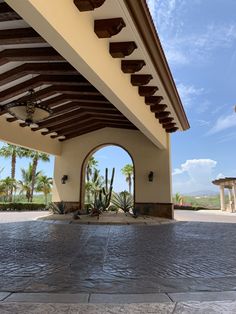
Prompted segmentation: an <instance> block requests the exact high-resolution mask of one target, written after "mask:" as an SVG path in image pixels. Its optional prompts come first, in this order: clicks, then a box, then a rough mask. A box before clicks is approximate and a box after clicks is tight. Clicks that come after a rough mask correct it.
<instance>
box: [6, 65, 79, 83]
mask: <svg viewBox="0 0 236 314" xmlns="http://www.w3.org/2000/svg"><path fill="white" fill-rule="evenodd" d="M29 74H32V75H33V74H44V75H63V76H66V75H79V74H78V71H76V70H75V69H74V68H73V67H72V66H71V65H70V64H68V63H67V62H49V63H48V62H47V63H42V62H41V63H24V64H22V65H20V66H18V67H16V68H14V69H12V70H10V71H7V72H4V73H2V74H0V86H2V85H5V84H7V83H10V82H12V81H15V80H17V79H19V78H21V77H23V76H25V75H29Z"/></svg>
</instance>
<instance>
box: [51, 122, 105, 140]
mask: <svg viewBox="0 0 236 314" xmlns="http://www.w3.org/2000/svg"><path fill="white" fill-rule="evenodd" d="M102 128H104V126H103V125H101V124H100V123H94V124H93V125H91V126H88V127H87V128H85V129H83V130H80V131H76V132H74V133H70V134H68V135H67V136H66V138H65V139H59V141H60V142H64V141H66V140H69V139H71V138H74V137H77V136H80V135H83V134H86V133H90V132H93V131H97V130H99V129H102ZM51 138H53V137H52V136H51ZM54 138H55V137H54Z"/></svg>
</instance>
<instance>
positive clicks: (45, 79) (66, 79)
mask: <svg viewBox="0 0 236 314" xmlns="http://www.w3.org/2000/svg"><path fill="white" fill-rule="evenodd" d="M44 84H49V85H53V87H54V88H55V90H56V91H58V92H60V91H64V90H66V91H67V90H68V91H70V92H74V93H75V94H76V93H77V92H83V93H86V94H88V95H100V93H99V92H98V91H97V90H96V89H95V88H94V87H93V86H92V85H90V83H88V82H87V81H86V80H85V79H84V78H83V76H80V75H70V76H68V75H39V76H36V77H34V78H32V79H29V80H26V81H25V82H23V83H20V84H18V85H14V86H13V87H10V88H8V89H6V90H4V91H2V92H0V101H5V100H7V99H9V98H13V97H15V96H17V95H20V94H23V93H25V92H28V91H29V90H30V89H35V88H37V87H40V86H41V85H44Z"/></svg>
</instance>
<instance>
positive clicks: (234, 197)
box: [212, 178, 236, 212]
mask: <svg viewBox="0 0 236 314" xmlns="http://www.w3.org/2000/svg"><path fill="white" fill-rule="evenodd" d="M212 183H213V184H215V185H218V186H219V187H220V207H221V210H222V211H225V210H228V211H230V212H236V178H221V179H217V180H214V181H213V182H212ZM225 189H228V192H229V194H228V195H229V203H228V204H226V203H225Z"/></svg>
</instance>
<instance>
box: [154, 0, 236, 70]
mask: <svg viewBox="0 0 236 314" xmlns="http://www.w3.org/2000/svg"><path fill="white" fill-rule="evenodd" d="M192 2H193V3H192V5H199V3H200V1H197V0H195V1H192ZM148 5H149V8H150V11H151V13H152V16H153V19H154V22H155V25H156V27H157V29H158V33H159V35H160V38H161V41H162V43H163V45H164V48H165V53H166V56H167V59H168V61H169V63H170V64H172V65H184V64H188V63H190V62H193V61H194V63H195V64H196V63H197V62H198V63H199V64H203V63H205V62H206V61H207V60H210V56H211V54H212V52H213V51H214V50H216V49H219V48H220V49H222V47H223V48H224V49H225V48H228V47H231V46H232V45H233V44H234V43H235V39H236V23H231V24H229V23H228V24H226V23H225V24H217V23H209V24H208V25H206V26H205V27H204V28H203V27H202V28H201V29H200V30H198V31H196V30H195V31H194V30H191V33H190V32H189V31H188V33H186V29H188V30H189V28H188V25H186V24H185V23H184V22H183V19H182V17H183V15H184V14H183V12H184V10H187V9H188V6H187V5H189V3H188V2H187V1H185V0H148Z"/></svg>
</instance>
